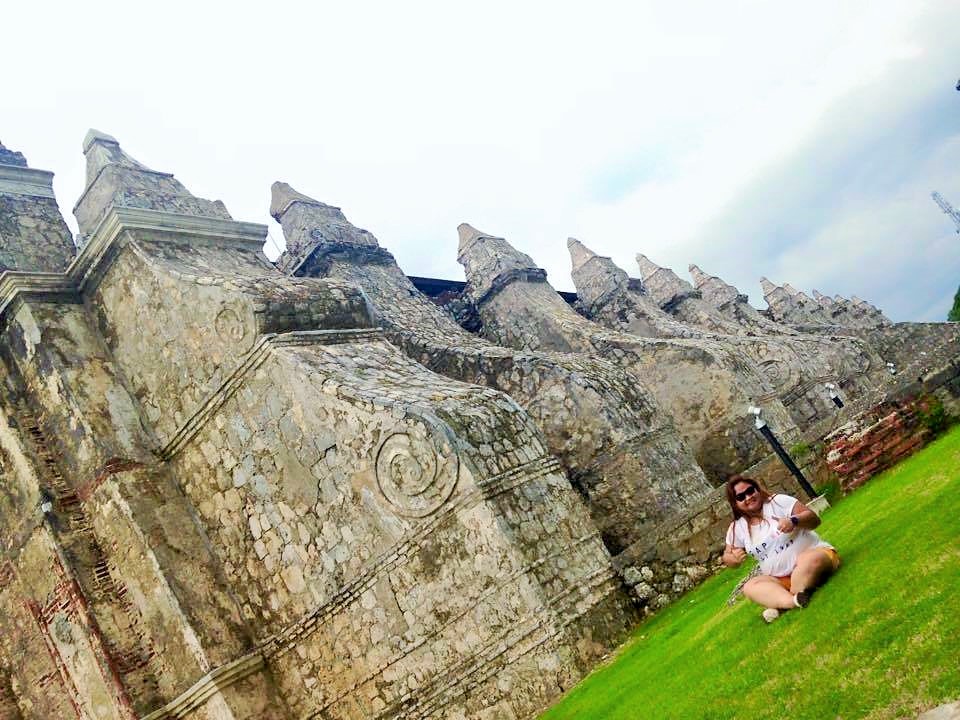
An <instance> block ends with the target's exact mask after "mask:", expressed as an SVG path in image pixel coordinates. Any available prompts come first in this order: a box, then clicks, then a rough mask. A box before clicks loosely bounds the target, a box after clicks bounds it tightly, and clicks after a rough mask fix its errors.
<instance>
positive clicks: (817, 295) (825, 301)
mask: <svg viewBox="0 0 960 720" xmlns="http://www.w3.org/2000/svg"><path fill="white" fill-rule="evenodd" d="M813 297H814V299H815V300H816V301H817V302H818V303H820V304H821V305H823V307H830V306H831V305H833V304H834V301H833V299H831V298H830V297H828V296H826V295H824V294H823V293H822V292H820V291H819V290H817V289H816V288H814V289H813Z"/></svg>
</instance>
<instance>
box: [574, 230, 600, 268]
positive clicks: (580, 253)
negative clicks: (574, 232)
mask: <svg viewBox="0 0 960 720" xmlns="http://www.w3.org/2000/svg"><path fill="white" fill-rule="evenodd" d="M567 250H568V251H569V252H570V264H571V265H572V266H573V272H576V271H577V270H579V269H580V268H582V267H583V266H584V265H586V264H587V263H588V262H589V261H590V260H592V259H593V258H595V257H600V256H599V255H597V254H596V253H595V252H594V251H593V250H591V249H590V248H588V247H587V246H586V245H584V244H583V243H582V242H580V241H579V240H577V239H576V238H572V237H569V238H567Z"/></svg>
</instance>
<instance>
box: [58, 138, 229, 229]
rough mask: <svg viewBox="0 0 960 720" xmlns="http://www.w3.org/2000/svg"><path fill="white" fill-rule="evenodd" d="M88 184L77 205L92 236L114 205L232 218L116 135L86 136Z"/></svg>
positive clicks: (79, 217) (216, 202) (79, 218)
mask: <svg viewBox="0 0 960 720" xmlns="http://www.w3.org/2000/svg"><path fill="white" fill-rule="evenodd" d="M83 154H84V155H86V157H87V187H86V189H85V190H84V191H83V195H81V196H80V200H78V201H77V204H76V206H75V207H74V209H73V213H74V215H76V217H77V224H78V225H79V226H80V233H81V234H82V235H84V236H89V235H90V234H91V233H92V232H94V231H95V230H96V228H97V226H98V225H99V223H100V220H101V219H102V218H103V217H104V216H105V215H106V214H107V213H108V212H109V211H110V209H111V208H112V207H132V208H137V209H139V210H157V211H161V212H167V213H175V214H178V215H192V216H194V217H208V218H216V219H219V220H232V219H233V218H231V217H230V213H228V212H227V209H226V207H224V205H223V203H222V202H220V201H219V200H206V199H204V198H198V197H196V196H195V195H193V194H192V193H191V192H190V191H189V190H187V188H185V187H184V186H183V183H181V182H180V181H179V180H177V179H175V178H174V177H173V175H171V174H170V173H164V172H157V171H155V170H151V169H150V168H148V167H147V166H146V165H143V164H141V163H139V162H137V161H136V160H134V159H133V158H132V157H130V156H129V155H127V153H125V152H124V151H123V149H122V148H121V147H120V143H119V142H117V139H116V138H115V137H113V136H112V135H108V134H107V133H104V132H100V131H99V130H90V131H88V132H87V135H86V137H84V139H83Z"/></svg>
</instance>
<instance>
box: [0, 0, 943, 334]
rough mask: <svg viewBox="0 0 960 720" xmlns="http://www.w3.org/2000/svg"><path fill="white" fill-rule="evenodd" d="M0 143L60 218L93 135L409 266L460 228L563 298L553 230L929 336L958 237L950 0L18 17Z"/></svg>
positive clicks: (122, 10) (239, 205)
mask: <svg viewBox="0 0 960 720" xmlns="http://www.w3.org/2000/svg"><path fill="white" fill-rule="evenodd" d="M0 22H2V25H3V30H2V42H0V67H3V68H4V73H3V75H4V77H3V90H2V92H0V140H2V141H3V143H4V144H5V145H7V147H9V148H11V149H15V150H19V151H21V152H23V153H24V154H25V155H26V156H27V158H28V160H29V162H30V164H31V166H33V167H39V168H44V169H47V170H53V171H54V172H55V173H56V178H55V181H54V187H55V189H56V191H57V196H58V199H59V202H60V206H61V208H62V209H63V211H64V215H65V216H67V219H68V222H70V223H71V225H72V226H73V227H75V223H74V221H73V217H72V208H73V204H74V203H75V201H76V199H77V198H78V197H79V196H80V193H81V192H82V190H83V185H84V177H83V158H82V155H81V147H80V146H81V141H82V139H83V136H84V134H85V132H86V130H87V128H89V127H95V128H98V129H100V130H103V131H105V132H108V133H110V134H112V135H114V136H116V137H117V138H118V139H119V140H120V142H121V144H122V146H123V147H124V149H125V150H126V151H127V152H128V153H130V154H131V155H133V156H134V157H136V158H137V159H138V160H140V161H141V162H143V163H145V164H146V165H148V166H150V167H152V168H154V169H157V170H164V171H168V172H173V173H174V174H175V175H176V176H177V177H178V178H179V179H180V180H181V181H182V182H183V183H185V184H186V186H187V187H188V188H189V189H190V190H191V191H192V192H193V193H194V194H196V195H199V196H202V197H207V198H211V199H221V200H223V201H224V202H225V203H226V205H227V207H228V208H229V210H230V212H231V214H232V215H233V216H234V217H235V218H237V219H241V220H250V221H257V222H264V223H269V224H270V226H271V234H272V236H273V237H274V238H276V239H277V240H281V238H282V234H281V232H280V229H279V226H278V225H276V224H275V223H274V222H273V221H272V219H270V217H269V215H268V208H269V202H270V197H269V190H270V184H271V183H272V182H273V181H274V180H285V181H287V182H289V183H291V184H292V185H293V186H294V187H295V188H296V189H298V190H300V191H301V192H305V193H307V194H309V195H312V196H314V197H316V198H318V199H320V200H323V201H324V202H327V203H330V204H334V205H337V206H339V207H341V208H342V209H343V211H344V212H345V213H346V215H347V217H348V218H349V219H350V220H351V221H352V222H354V223H355V224H357V225H359V226H361V227H365V228H367V229H368V230H370V231H371V232H373V233H374V234H375V235H376V236H377V237H378V239H379V240H380V243H381V244H382V245H383V246H384V247H386V248H387V249H389V250H390V251H391V252H393V254H394V255H395V256H396V257H397V260H398V261H399V263H400V265H401V267H403V269H404V270H405V271H406V272H407V274H409V275H423V276H433V277H445V278H456V279H460V278H462V277H463V272H462V269H461V267H460V266H459V265H458V264H457V262H456V250H457V233H456V227H457V225H458V224H459V223H461V222H464V221H466V222H469V223H471V224H473V225H475V226H477V227H479V228H481V229H482V230H484V231H487V232H490V233H493V234H496V235H502V236H504V237H506V238H507V239H508V240H510V241H511V242H512V243H513V244H514V245H515V246H516V247H518V248H519V249H521V250H523V251H525V252H527V253H529V254H530V255H532V256H533V258H534V259H535V260H536V261H537V262H538V263H539V264H540V265H541V266H542V267H544V268H546V270H547V272H548V273H549V279H550V281H551V282H552V283H553V285H554V287H556V288H557V289H561V290H566V289H572V287H573V286H572V282H571V280H570V276H569V270H570V263H569V257H568V255H567V250H566V243H565V240H566V238H567V237H568V236H570V235H572V236H575V237H577V238H579V239H580V240H581V241H583V242H584V243H585V244H586V245H587V246H589V247H590V248H592V249H593V250H595V251H597V252H599V253H601V254H604V255H610V256H612V257H613V258H614V260H615V261H616V262H617V263H618V264H619V265H620V266H621V267H623V268H624V269H625V270H627V272H628V273H630V274H631V275H633V276H636V275H637V268H636V265H635V263H634V260H633V256H634V254H635V253H637V252H643V253H645V254H646V255H648V256H649V257H650V258H651V259H652V260H654V261H655V262H658V263H660V264H661V265H667V266H670V267H673V268H674V270H676V271H677V272H678V274H680V275H681V276H682V277H687V275H686V268H687V264H688V263H690V262H695V263H697V264H698V265H700V266H701V267H702V268H703V269H704V270H706V271H707V272H710V273H713V274H717V275H720V276H721V277H723V278H724V279H725V280H727V281H728V282H731V283H734V284H736V285H737V286H738V287H739V288H740V290H741V292H745V293H748V294H749V295H750V298H751V301H752V302H753V303H754V304H755V305H757V306H758V307H763V306H764V304H763V301H762V298H761V294H760V289H759V283H758V279H759V277H760V276H761V275H766V276H767V277H769V278H770V279H771V280H773V281H774V282H776V283H783V282H790V283H791V284H793V285H794V286H796V287H799V288H803V289H806V290H807V291H808V292H809V291H810V289H812V288H817V289H818V290H820V291H821V292H825V293H828V294H831V295H832V294H834V293H840V294H842V295H845V296H847V297H849V296H850V295H853V294H856V295H859V296H860V297H863V298H865V299H868V300H870V301H872V302H873V303H874V304H876V305H878V306H880V307H881V308H882V309H883V310H885V311H886V312H887V314H888V315H890V316H891V317H892V318H893V319H895V320H940V319H943V318H945V316H946V313H947V311H948V309H949V307H950V304H951V301H952V297H953V293H954V292H955V291H956V289H957V285H958V284H960V236H958V235H957V234H956V233H955V232H954V226H953V224H952V223H951V222H950V220H949V218H947V217H946V216H945V215H943V214H942V213H941V212H940V211H939V210H938V208H937V207H936V205H934V203H933V201H932V200H931V199H930V192H931V191H932V190H934V189H937V190H939V191H940V192H941V193H942V194H943V195H944V196H946V197H947V199H948V200H951V201H952V202H954V204H956V205H960V93H958V92H957V91H956V90H955V89H954V88H955V86H956V84H957V78H958V77H960V33H958V32H957V30H958V28H960V3H958V2H956V1H954V0H950V1H948V0H943V1H941V2H922V1H920V0H904V1H903V2H880V1H878V0H870V1H865V2H860V1H855V0H846V1H845V2H840V3H838V2H835V1H833V0H831V1H830V2H810V1H807V2H803V3H781V2H772V1H764V2H737V1H735V0H727V1H726V2H715V1H711V2H686V1H685V2H666V1H664V2H623V3H603V2H596V1H594V2H590V3H585V2H578V3H570V4H562V3H558V2H550V3H542V4H541V3H532V2H526V3H519V2H509V3H508V2H503V3H501V2H494V1H491V0H484V2H482V3H469V4H466V3H457V2H450V1H447V2H436V3H427V2H415V1H409V2H404V3H397V2H392V3H362V2H352V3H343V2H340V3H320V2H315V3H309V4H307V3H304V4H303V9H301V8H300V6H299V5H297V4H294V3H286V2H281V1H277V0H274V1H273V2H271V3H263V2H258V3H251V4H249V5H248V4H246V3H240V2H234V3H224V4H222V5H220V6H217V5H216V4H214V3H203V2H196V1H194V2H190V3H182V2H164V3H153V4H149V5H147V4H142V3H133V2H129V1H126V2H122V3H116V4H112V3H97V2H87V3H76V2H73V3H63V4H62V6H58V5H57V4H53V3H25V2H21V3H13V4H6V5H5V7H4V10H3V15H2V20H0Z"/></svg>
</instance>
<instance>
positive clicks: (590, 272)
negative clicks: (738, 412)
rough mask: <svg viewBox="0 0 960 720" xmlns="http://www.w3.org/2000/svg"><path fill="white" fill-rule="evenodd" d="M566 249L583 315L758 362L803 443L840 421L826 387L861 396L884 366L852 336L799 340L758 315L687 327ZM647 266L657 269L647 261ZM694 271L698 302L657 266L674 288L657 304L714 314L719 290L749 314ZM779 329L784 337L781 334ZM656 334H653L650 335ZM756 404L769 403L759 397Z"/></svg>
mask: <svg viewBox="0 0 960 720" xmlns="http://www.w3.org/2000/svg"><path fill="white" fill-rule="evenodd" d="M567 247H568V249H569V250H570V256H571V261H572V272H571V277H572V278H573V282H574V284H575V285H576V287H577V294H578V298H579V305H580V308H581V312H582V313H583V314H585V315H586V316H587V317H589V318H590V319H592V320H594V321H595V322H598V323H600V324H601V325H604V326H606V327H609V328H611V329H614V330H621V331H623V332H629V333H633V334H637V335H643V336H648V337H649V336H653V337H664V338H670V337H687V338H699V339H701V340H706V341H710V342H713V343H717V344H719V345H721V346H722V347H724V348H725V349H726V350H727V351H728V352H730V353H732V354H735V355H737V356H741V357H744V358H746V359H748V360H749V361H751V362H752V363H754V364H755V366H756V368H757V369H758V371H759V372H760V373H761V374H762V376H763V377H764V378H765V380H766V381H767V383H768V384H769V386H770V388H771V391H770V397H776V398H778V399H779V400H780V402H782V403H783V405H784V407H786V408H787V410H788V411H789V412H790V416H791V418H792V420H793V422H794V423H796V425H797V427H798V428H799V429H800V431H801V432H802V433H803V434H804V436H805V437H807V436H811V435H812V436H818V435H819V434H820V432H821V430H822V428H821V426H824V427H831V426H832V425H834V424H835V423H836V422H837V407H836V406H835V405H834V404H833V402H832V401H831V400H830V397H829V395H828V394H827V391H826V389H825V384H826V383H832V384H834V385H836V386H838V387H840V388H841V389H842V391H843V392H844V394H845V395H846V396H848V397H857V396H859V395H861V394H863V392H865V391H866V390H867V389H869V388H871V387H872V383H871V382H869V380H871V378H868V377H867V376H866V371H867V370H870V369H873V370H874V371H876V370H877V368H879V367H880V366H881V365H882V363H880V362H879V359H878V358H876V357H873V356H871V355H870V354H869V353H866V352H865V351H864V349H863V348H862V347H860V346H859V345H857V341H855V340H852V339H850V338H847V339H846V341H845V342H828V341H827V340H826V339H820V338H813V337H810V336H806V335H802V334H801V333H799V332H797V331H793V330H790V329H789V328H787V327H785V326H778V325H777V324H776V323H774V322H773V321H771V320H769V319H767V318H763V317H762V316H760V315H759V313H756V311H754V313H756V315H757V317H758V318H760V320H762V323H757V322H752V323H751V324H749V325H747V324H744V325H738V330H739V331H738V332H737V333H736V334H723V333H717V332H712V331H711V330H709V329H707V328H709V327H715V326H716V325H710V324H706V325H704V324H701V325H689V324H686V323H682V322H680V321H678V320H676V319H675V318H673V317H672V316H670V315H669V314H667V313H666V312H665V311H664V310H662V309H661V308H660V307H659V306H658V305H656V303H655V301H653V300H652V298H651V297H650V296H648V295H645V294H643V287H642V286H640V285H639V283H637V282H636V281H631V280H630V279H629V278H628V277H627V274H626V272H624V271H623V270H621V269H620V268H619V267H617V266H616V265H615V264H614V263H613V261H612V260H611V259H610V258H608V257H603V256H600V255H597V254H596V253H594V252H593V251H591V250H590V249H589V248H587V247H586V246H585V245H583V243H581V242H579V241H578V240H575V239H573V238H570V239H569V240H568V241H567ZM647 263H648V265H650V266H652V263H651V262H650V261H649V260H648V261H647ZM696 270H697V272H695V273H693V277H694V280H695V281H698V280H701V281H702V282H700V283H699V284H698V287H697V288H696V294H697V297H696V298H691V297H689V295H688V294H685V293H689V290H692V288H691V287H690V285H689V284H688V283H683V281H681V280H680V279H679V278H677V277H676V275H674V274H673V273H672V272H671V271H670V270H669V269H667V268H660V269H658V270H657V271H656V272H652V273H649V276H650V277H652V278H654V279H656V278H660V280H661V281H663V282H664V283H665V279H666V278H674V279H675V282H674V283H673V284H672V285H671V289H668V290H666V291H665V292H664V291H662V290H661V293H660V297H659V299H660V300H664V304H665V306H668V303H669V302H670V301H671V299H673V300H675V299H676V298H677V297H685V298H686V299H685V300H684V301H683V302H682V305H684V306H686V305H690V304H695V305H696V306H699V305H709V306H711V307H713V308H714V312H715V311H720V312H723V310H722V309H721V308H720V307H717V302H716V301H717V299H718V296H719V295H720V292H721V291H722V297H723V299H724V303H726V304H727V305H730V304H734V303H737V304H743V305H745V307H747V308H749V309H750V310H752V308H750V306H749V305H746V299H745V297H744V296H742V295H739V293H737V292H736V289H735V288H733V287H732V286H729V285H726V286H725V287H723V288H721V287H719V285H720V284H721V281H719V279H717V278H712V279H711V281H703V273H701V272H700V271H699V269H698V268H697V269H696ZM681 283H682V284H681ZM704 285H706V286H707V287H706V294H704V295H703V299H700V293H701V292H702V286H704ZM663 287H665V285H664V284H661V288H663ZM685 289H686V290H685ZM655 314H658V315H656V316H655ZM704 314H706V312H704ZM724 314H725V316H726V318H727V325H729V324H731V323H737V320H736V318H737V317H738V316H740V315H743V316H744V317H748V318H749V317H750V315H749V314H748V313H747V312H744V311H736V312H735V313H731V314H729V315H728V314H726V313H724ZM688 315H689V313H688ZM652 316H655V317H657V318H658V322H657V324H656V325H655V326H652V324H651V323H649V322H647V321H645V320H641V319H640V318H641V317H643V318H649V317H652ZM764 323H765V325H764ZM678 325H679V326H681V327H682V328H684V330H683V334H682V335H681V334H679V333H676V332H674V326H678ZM721 327H726V326H721ZM778 328H780V329H782V331H783V332H780V331H778ZM651 330H653V331H654V333H655V334H652V335H648V334H647V333H649V332H650V331H651ZM860 345H862V343H861V344H860ZM758 399H759V400H764V399H766V398H765V397H763V396H761V397H760V398H758Z"/></svg>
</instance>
